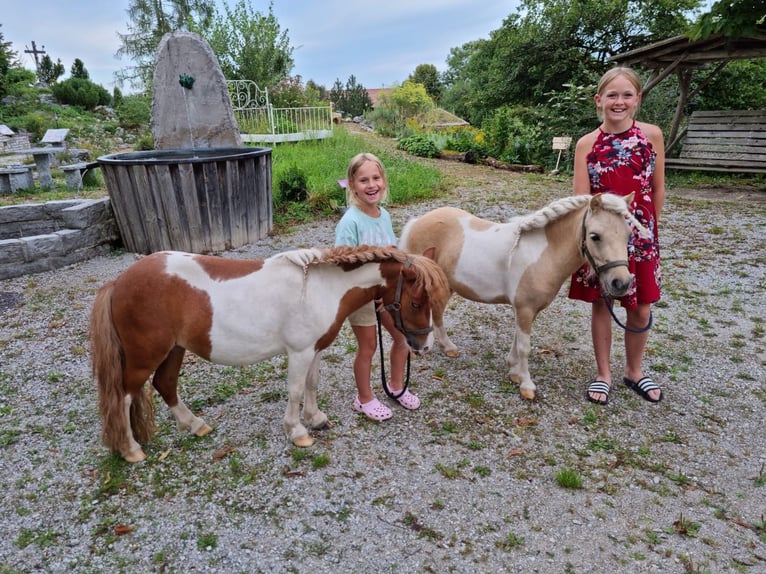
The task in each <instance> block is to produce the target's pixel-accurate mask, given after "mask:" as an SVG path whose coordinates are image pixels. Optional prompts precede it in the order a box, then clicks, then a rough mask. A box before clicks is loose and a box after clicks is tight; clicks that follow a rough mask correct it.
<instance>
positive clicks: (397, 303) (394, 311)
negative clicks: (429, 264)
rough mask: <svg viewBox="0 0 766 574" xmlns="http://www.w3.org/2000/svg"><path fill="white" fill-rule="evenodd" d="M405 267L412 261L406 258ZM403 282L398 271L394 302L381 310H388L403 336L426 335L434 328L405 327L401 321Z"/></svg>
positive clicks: (402, 277) (409, 265)
mask: <svg viewBox="0 0 766 574" xmlns="http://www.w3.org/2000/svg"><path fill="white" fill-rule="evenodd" d="M404 266H405V267H411V266H412V261H410V260H409V259H407V261H405V262H404ZM403 284H404V276H403V275H402V274H401V273H399V281H398V282H397V283H396V294H395V295H394V302H393V303H391V304H390V305H384V306H383V310H384V311H388V312H389V313H391V315H392V317H393V318H394V325H395V326H396V328H397V329H398V330H399V331H401V332H402V333H403V334H404V336H405V337H406V336H407V335H427V334H428V333H430V332H431V331H433V330H434V328H433V327H426V328H425V329H407V328H406V327H405V326H404V323H402V312H401V309H402V304H401V299H402V285H403Z"/></svg>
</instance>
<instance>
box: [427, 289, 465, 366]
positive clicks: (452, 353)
mask: <svg viewBox="0 0 766 574" xmlns="http://www.w3.org/2000/svg"><path fill="white" fill-rule="evenodd" d="M448 302H449V299H447V301H445V302H444V307H441V306H434V307H433V308H432V309H431V318H432V319H433V323H434V339H436V341H437V342H438V343H439V346H440V347H441V348H442V351H444V354H445V355H447V356H448V357H457V356H458V355H460V351H459V350H458V348H457V345H455V343H453V342H452V341H450V338H449V336H447V329H445V328H444V310H445V309H446V308H447V303H448Z"/></svg>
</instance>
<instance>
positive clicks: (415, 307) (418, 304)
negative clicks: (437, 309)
mask: <svg viewBox="0 0 766 574" xmlns="http://www.w3.org/2000/svg"><path fill="white" fill-rule="evenodd" d="M410 306H411V307H412V308H413V309H420V308H422V307H423V305H421V304H420V303H415V302H414V301H413V302H412V303H410Z"/></svg>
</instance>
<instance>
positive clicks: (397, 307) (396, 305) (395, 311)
mask: <svg viewBox="0 0 766 574" xmlns="http://www.w3.org/2000/svg"><path fill="white" fill-rule="evenodd" d="M404 266H405V267H411V266H412V261H410V260H409V259H407V260H406V261H405V262H404ZM403 284H404V276H403V275H402V274H401V273H399V281H398V282H397V284H396V293H395V295H394V302H393V303H391V304H390V305H383V307H382V308H383V310H384V311H388V312H389V313H391V316H392V317H393V319H394V326H395V327H396V328H397V329H398V330H399V331H401V332H402V333H403V334H404V336H405V337H406V336H407V335H425V334H428V333H430V332H431V331H433V327H428V328H426V329H407V328H406V327H405V326H404V323H403V322H402V312H401V309H402V304H401V298H402V285H403ZM375 317H376V318H377V320H378V348H379V349H380V378H381V383H382V385H383V390H384V391H385V393H386V395H388V396H389V397H390V398H392V399H394V400H396V399H398V398H399V397H401V396H402V395H404V393H406V392H407V387H408V386H409V384H410V353H409V352H408V353H407V374H406V376H405V378H404V385H402V390H401V392H400V393H399V394H394V393H393V392H392V391H391V389H389V388H388V381H386V378H387V377H386V361H385V359H384V358H383V329H382V327H381V323H380V311H379V310H378V309H375Z"/></svg>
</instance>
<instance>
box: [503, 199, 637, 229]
mask: <svg viewBox="0 0 766 574" xmlns="http://www.w3.org/2000/svg"><path fill="white" fill-rule="evenodd" d="M592 198H593V196H592V195H573V196H570V197H563V198H561V199H558V200H556V201H554V202H553V203H551V204H549V205H546V206H545V207H543V208H542V209H540V210H538V211H535V212H533V213H530V214H528V215H522V216H520V217H518V218H516V220H517V221H518V224H519V231H520V232H521V231H529V230H531V229H540V228H541V227H545V226H546V225H548V223H550V222H552V221H556V220H557V219H559V218H561V217H563V216H564V215H566V214H567V213H570V212H571V211H575V210H577V209H580V208H581V207H583V206H584V205H586V204H587V203H590V200H591V199H592ZM601 207H602V208H604V209H605V210H607V211H610V212H612V213H616V214H617V215H622V216H623V217H624V218H625V219H626V220H627V221H628V222H629V223H630V224H631V225H632V226H634V227H635V228H636V229H637V230H638V231H639V233H641V234H645V233H647V230H646V228H644V226H643V225H641V223H640V222H639V221H638V220H637V219H636V218H635V217H634V216H633V214H632V213H630V211H628V205H627V204H626V203H625V200H624V199H623V198H622V197H621V196H619V195H614V194H612V193H604V194H601Z"/></svg>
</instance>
